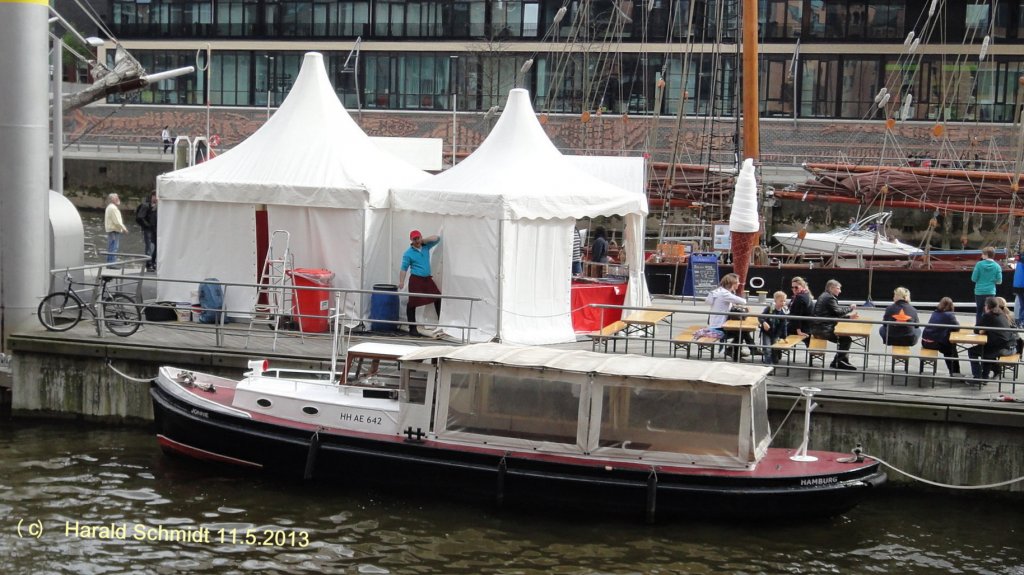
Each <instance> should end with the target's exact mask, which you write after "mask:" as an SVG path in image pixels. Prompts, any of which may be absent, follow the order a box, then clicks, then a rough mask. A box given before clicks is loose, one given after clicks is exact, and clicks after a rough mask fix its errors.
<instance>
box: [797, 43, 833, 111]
mask: <svg viewBox="0 0 1024 575" xmlns="http://www.w3.org/2000/svg"><path fill="white" fill-rule="evenodd" d="M838 101H839V59H838V58H821V57H813V58H812V57H807V58H804V62H803V64H802V65H801V71H800V116H801V117H804V118H834V117H836V105H837V103H838Z"/></svg>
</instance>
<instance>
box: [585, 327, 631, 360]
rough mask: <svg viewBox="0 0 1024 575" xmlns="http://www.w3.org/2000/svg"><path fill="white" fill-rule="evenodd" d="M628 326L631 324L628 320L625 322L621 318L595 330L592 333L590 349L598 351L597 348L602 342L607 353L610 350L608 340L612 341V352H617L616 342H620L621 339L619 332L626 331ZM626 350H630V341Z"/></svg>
mask: <svg viewBox="0 0 1024 575" xmlns="http://www.w3.org/2000/svg"><path fill="white" fill-rule="evenodd" d="M627 327H629V325H627V324H626V322H624V321H622V320H619V321H615V322H612V323H610V324H608V325H606V326H604V327H602V328H601V329H600V330H599V331H595V332H593V333H591V334H590V350H591V351H596V350H597V346H598V345H600V344H603V345H604V350H603V351H604V352H605V353H607V352H608V342H609V341H611V342H612V352H615V351H616V343H618V340H619V333H621V332H623V331H625V330H626V328H627ZM626 351H629V343H628V342H627V344H626Z"/></svg>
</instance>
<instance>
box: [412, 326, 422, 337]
mask: <svg viewBox="0 0 1024 575" xmlns="http://www.w3.org/2000/svg"><path fill="white" fill-rule="evenodd" d="M409 337H426V336H425V335H423V334H422V333H420V332H418V331H416V328H412V329H410V330H409Z"/></svg>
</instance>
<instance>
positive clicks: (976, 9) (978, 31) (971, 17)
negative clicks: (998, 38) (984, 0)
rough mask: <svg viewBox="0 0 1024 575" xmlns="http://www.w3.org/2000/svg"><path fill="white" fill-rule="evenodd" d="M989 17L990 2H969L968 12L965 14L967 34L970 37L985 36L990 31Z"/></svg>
mask: <svg viewBox="0 0 1024 575" xmlns="http://www.w3.org/2000/svg"><path fill="white" fill-rule="evenodd" d="M988 17H989V5H988V4H975V3H971V4H967V6H966V14H965V15H964V25H965V27H966V30H965V34H967V35H968V37H971V36H977V37H978V38H981V37H983V36H984V35H985V34H987V33H988Z"/></svg>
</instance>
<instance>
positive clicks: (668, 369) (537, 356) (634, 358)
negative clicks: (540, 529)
mask: <svg viewBox="0 0 1024 575" xmlns="http://www.w3.org/2000/svg"><path fill="white" fill-rule="evenodd" d="M435 358H446V359H453V360H458V361H472V362H480V363H492V364H500V365H507V366H517V367H544V368H549V369H558V370H562V371H570V372H576V373H592V374H595V375H616V376H626V377H646V378H652V379H663V380H666V381H694V382H698V381H699V382H703V383H714V384H717V385H727V386H734V387H737V386H744V387H755V386H758V385H761V384H762V382H763V381H764V379H765V377H767V375H768V374H770V373H771V368H770V367H761V366H746V365H729V364H722V363H712V362H707V361H691V360H685V359H677V358H664V357H647V356H642V355H613V354H606V353H596V352H592V351H585V350H565V349H557V348H552V347H538V346H517V345H509V344H502V343H482V344H476V345H470V346H450V345H445V346H440V345H439V346H430V347H421V348H417V350H416V351H414V352H412V353H409V354H407V355H404V356H402V357H401V360H402V361H418V360H426V359H435Z"/></svg>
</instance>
